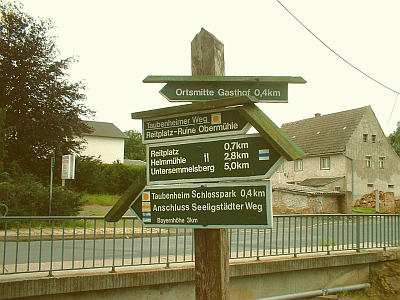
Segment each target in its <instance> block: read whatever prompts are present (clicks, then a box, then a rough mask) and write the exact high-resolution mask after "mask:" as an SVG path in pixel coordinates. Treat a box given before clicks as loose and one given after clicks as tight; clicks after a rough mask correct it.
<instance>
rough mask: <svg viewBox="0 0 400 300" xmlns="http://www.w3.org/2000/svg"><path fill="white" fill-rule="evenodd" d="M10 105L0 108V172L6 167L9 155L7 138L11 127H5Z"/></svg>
mask: <svg viewBox="0 0 400 300" xmlns="http://www.w3.org/2000/svg"><path fill="white" fill-rule="evenodd" d="M7 109H8V107H5V108H0V173H1V172H3V169H4V159H5V158H6V157H7V139H8V136H9V134H10V132H11V127H7V128H5V120H6V113H7Z"/></svg>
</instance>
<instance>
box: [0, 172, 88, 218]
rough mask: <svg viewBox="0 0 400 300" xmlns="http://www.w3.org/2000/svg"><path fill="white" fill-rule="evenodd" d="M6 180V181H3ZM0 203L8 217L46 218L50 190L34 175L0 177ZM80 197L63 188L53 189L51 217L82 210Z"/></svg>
mask: <svg viewBox="0 0 400 300" xmlns="http://www.w3.org/2000/svg"><path fill="white" fill-rule="evenodd" d="M5 178H6V180H4V179H5ZM0 195H2V197H1V199H0V201H1V203H3V204H6V205H7V206H8V214H7V215H8V216H48V215H49V210H50V188H49V187H45V186H43V184H42V183H40V182H39V181H38V180H37V178H36V177H35V176H34V175H31V174H26V175H23V176H20V177H19V178H17V179H14V178H11V177H7V176H2V182H0ZM80 198H81V196H80V195H77V194H75V193H72V192H71V191H69V190H67V189H66V188H64V187H54V188H53V193H52V201H51V215H53V216H73V215H77V214H78V212H79V211H80V210H81V209H82V203H81V201H80Z"/></svg>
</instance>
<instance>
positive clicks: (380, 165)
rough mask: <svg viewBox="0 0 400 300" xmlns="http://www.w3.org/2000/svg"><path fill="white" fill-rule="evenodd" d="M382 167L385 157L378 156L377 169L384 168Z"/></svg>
mask: <svg viewBox="0 0 400 300" xmlns="http://www.w3.org/2000/svg"><path fill="white" fill-rule="evenodd" d="M384 168H385V157H384V156H379V169H384Z"/></svg>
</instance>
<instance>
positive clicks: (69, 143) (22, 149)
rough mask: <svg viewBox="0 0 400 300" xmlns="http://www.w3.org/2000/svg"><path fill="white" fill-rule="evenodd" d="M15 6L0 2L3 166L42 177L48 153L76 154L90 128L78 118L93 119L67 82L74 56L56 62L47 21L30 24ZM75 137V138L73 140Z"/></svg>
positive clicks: (77, 86)
mask: <svg viewBox="0 0 400 300" xmlns="http://www.w3.org/2000/svg"><path fill="white" fill-rule="evenodd" d="M22 9H23V5H22V4H21V3H19V4H17V3H9V2H8V1H5V0H0V108H5V107H7V106H8V107H9V109H8V110H7V117H6V119H5V121H4V128H12V130H11V132H10V134H9V136H8V141H7V149H8V157H7V158H6V159H5V165H6V164H7V162H9V163H10V162H18V164H19V165H20V166H21V168H22V169H23V170H24V171H25V172H29V173H34V174H37V175H43V176H46V177H48V169H49V167H48V165H49V157H50V156H52V155H53V154H54V153H55V154H57V156H59V155H61V154H69V153H78V152H79V151H80V150H81V148H80V147H81V143H82V141H83V139H80V138H79V137H81V138H82V136H83V135H84V134H88V133H90V132H91V130H92V129H91V128H90V127H89V126H88V125H87V124H86V123H85V122H84V121H83V120H82V118H86V119H88V118H90V117H93V116H94V112H93V111H92V110H90V109H89V108H88V107H86V106H85V105H84V104H83V101H84V100H85V99H86V96H85V95H84V94H83V93H82V91H84V90H85V88H86V87H85V85H84V83H83V82H82V81H80V82H77V83H71V82H69V81H68V75H67V74H66V70H67V69H68V67H69V66H70V65H71V64H72V63H74V62H76V61H77V60H76V58H75V57H70V58H67V59H58V56H59V51H58V49H57V47H56V44H55V40H56V38H55V37H53V36H50V35H49V31H50V30H51V29H52V28H53V22H52V20H51V19H39V20H36V19H34V18H33V17H31V16H30V15H28V14H27V13H25V12H23V11H22ZM77 137H78V138H77Z"/></svg>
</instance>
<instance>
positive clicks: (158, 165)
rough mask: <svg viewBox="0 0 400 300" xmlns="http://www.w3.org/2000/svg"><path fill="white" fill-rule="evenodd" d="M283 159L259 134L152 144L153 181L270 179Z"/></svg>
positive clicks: (150, 168)
mask: <svg viewBox="0 0 400 300" xmlns="http://www.w3.org/2000/svg"><path fill="white" fill-rule="evenodd" d="M282 162H283V158H282V157H281V155H280V154H279V153H278V152H277V151H276V150H275V149H274V148H273V147H271V145H270V144H268V142H266V141H265V139H264V138H263V137H262V136H261V135H259V134H248V135H238V136H229V137H225V138H223V139H221V138H214V139H201V140H189V141H185V142H175V143H164V144H150V145H148V147H147V164H148V165H147V180H148V183H149V184H162V183H167V182H168V183H169V182H179V183H182V182H213V181H224V180H253V179H266V178H270V176H271V175H272V174H273V173H274V172H275V170H276V169H277V168H278V167H279V166H280V164H281V163H282Z"/></svg>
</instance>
